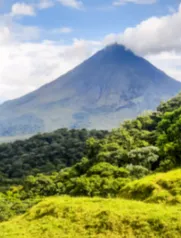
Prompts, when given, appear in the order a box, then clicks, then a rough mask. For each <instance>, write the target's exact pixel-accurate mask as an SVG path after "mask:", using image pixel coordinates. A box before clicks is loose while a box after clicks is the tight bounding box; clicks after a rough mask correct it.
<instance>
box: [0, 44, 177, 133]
mask: <svg viewBox="0 0 181 238" xmlns="http://www.w3.org/2000/svg"><path fill="white" fill-rule="evenodd" d="M180 90H181V83H180V82H178V81H176V80H174V79H173V78H171V77H169V76H168V75H166V74H165V73H164V72H162V71H161V70H159V69H158V68H156V67H154V66H153V65H152V64H150V63H149V62H148V61H146V60H145V59H144V58H142V57H139V56H137V55H135V54H134V53H133V52H132V51H130V50H128V49H126V48H125V47H124V46H122V45H119V44H114V45H110V46H107V47H106V48H104V49H103V50H101V51H99V52H97V53H96V54H95V55H93V56H92V57H90V58H89V59H88V60H86V61H84V62H83V63H82V64H80V65H79V66H77V67H76V68H74V69H73V70H71V71H69V72H68V73H66V74H65V75H62V76H61V77H59V78H57V79H56V80H54V81H52V82H51V83H49V84H46V85H44V86H42V87H41V88H39V89H38V90H36V91H34V92H32V93H29V94H27V95H25V96H23V97H21V98H18V99H15V100H11V101H7V102H5V103H3V104H2V105H1V106H0V135H1V136H13V135H24V134H34V133H36V132H44V131H52V130H55V129H57V128H61V127H67V128H87V129H91V128H95V129H111V128H114V127H117V126H119V124H120V123H121V122H122V121H123V120H125V119H131V118H134V117H135V116H137V115H138V114H140V113H142V112H143V111H145V110H154V109H155V108H156V107H157V105H158V104H159V103H160V102H161V101H162V100H167V99H169V98H171V97H172V96H174V95H175V94H177V93H178V92H179V91H180Z"/></svg>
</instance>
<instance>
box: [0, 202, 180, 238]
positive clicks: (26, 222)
mask: <svg viewBox="0 0 181 238" xmlns="http://www.w3.org/2000/svg"><path fill="white" fill-rule="evenodd" d="M180 220H181V207H180V206H174V207H172V206H167V207H166V206H164V205H153V204H145V203H142V202H135V201H126V200H120V199H101V198H92V199H91V198H70V197H54V198H47V199H45V200H44V201H42V202H40V203H39V204H38V205H36V206H34V207H33V208H32V209H30V210H29V211H28V212H27V213H26V214H25V215H23V216H20V217H16V218H14V219H12V220H10V221H8V222H4V223H1V224H0V237H1V238H17V237H18V238H42V237H43V238H50V237H51V238H60V237H61V238H68V237H70V238H72V237H76V238H90V237H91V238H107V237H110V238H119V237H120V238H123V237H124V238H134V237H140V238H144V237H147V238H148V237H150V238H151V237H155V238H156V237H159V238H162V237H163V238H165V237H167V238H173V237H181V223H180Z"/></svg>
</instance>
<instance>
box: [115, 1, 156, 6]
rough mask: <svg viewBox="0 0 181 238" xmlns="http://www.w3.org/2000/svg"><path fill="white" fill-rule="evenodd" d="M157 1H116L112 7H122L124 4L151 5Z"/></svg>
mask: <svg viewBox="0 0 181 238" xmlns="http://www.w3.org/2000/svg"><path fill="white" fill-rule="evenodd" d="M156 2H157V0H117V1H114V2H113V5H114V6H120V5H124V4H126V3H135V4H153V3H156Z"/></svg>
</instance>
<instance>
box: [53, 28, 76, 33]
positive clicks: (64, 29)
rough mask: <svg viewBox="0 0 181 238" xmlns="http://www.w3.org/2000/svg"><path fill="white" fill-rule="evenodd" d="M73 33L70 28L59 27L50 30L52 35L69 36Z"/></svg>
mask: <svg viewBox="0 0 181 238" xmlns="http://www.w3.org/2000/svg"><path fill="white" fill-rule="evenodd" d="M72 31H73V29H72V28H70V27H61V28H55V29H53V30H52V33H54V34H69V33H71V32H72Z"/></svg>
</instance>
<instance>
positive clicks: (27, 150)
mask: <svg viewBox="0 0 181 238" xmlns="http://www.w3.org/2000/svg"><path fill="white" fill-rule="evenodd" d="M107 134H108V132H107V131H97V130H92V131H88V130H86V129H82V130H68V129H60V130H57V131H55V132H52V133H45V134H38V135H36V136H33V137H32V138H30V139H27V140H22V141H16V142H13V143H6V144H1V145H0V181H2V180H4V181H5V180H6V179H8V178H13V179H14V178H22V177H24V176H27V175H30V174H37V173H51V172H53V171H59V170H60V169H61V168H65V167H70V166H72V165H74V164H75V163H77V162H79V161H80V160H81V158H82V157H84V156H85V154H86V140H87V139H88V138H89V137H93V138H97V139H102V138H103V137H105V136H106V135H107Z"/></svg>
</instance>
